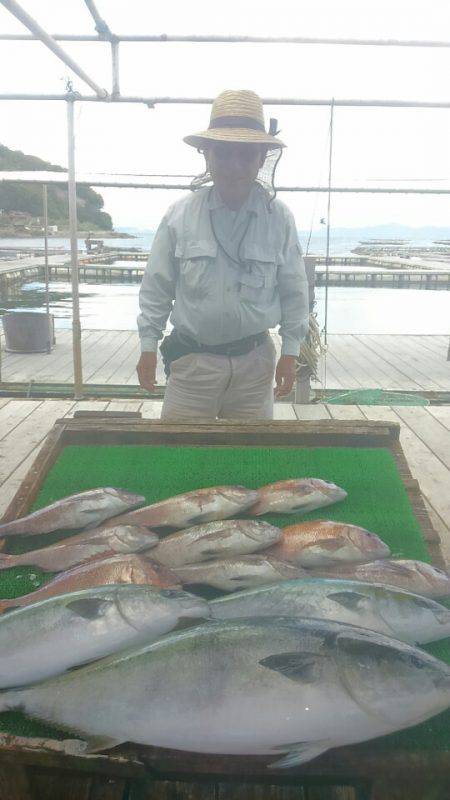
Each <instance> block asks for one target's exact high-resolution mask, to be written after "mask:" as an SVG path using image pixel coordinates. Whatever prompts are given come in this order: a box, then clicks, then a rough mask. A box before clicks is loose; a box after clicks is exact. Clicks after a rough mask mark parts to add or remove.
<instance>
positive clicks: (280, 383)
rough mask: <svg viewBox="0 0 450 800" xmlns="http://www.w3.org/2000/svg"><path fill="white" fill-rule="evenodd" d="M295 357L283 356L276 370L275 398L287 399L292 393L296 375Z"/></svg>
mask: <svg viewBox="0 0 450 800" xmlns="http://www.w3.org/2000/svg"><path fill="white" fill-rule="evenodd" d="M296 368H297V364H296V358H295V356H281V357H280V359H279V361H278V364H277V368H276V370H275V381H276V384H277V385H276V389H275V397H285V396H286V395H287V394H289V392H290V391H291V389H292V387H293V385H294V381H295V375H296Z"/></svg>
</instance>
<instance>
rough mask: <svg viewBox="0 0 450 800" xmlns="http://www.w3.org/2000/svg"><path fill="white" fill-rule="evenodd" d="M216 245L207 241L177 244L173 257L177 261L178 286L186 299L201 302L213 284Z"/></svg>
mask: <svg viewBox="0 0 450 800" xmlns="http://www.w3.org/2000/svg"><path fill="white" fill-rule="evenodd" d="M216 256H217V244H216V243H215V242H209V241H207V240H205V241H203V240H200V241H196V242H194V241H193V242H179V243H178V244H177V246H176V248H175V257H176V258H178V259H179V265H180V266H179V285H180V290H181V292H182V294H183V295H184V297H185V298H186V299H190V300H191V301H192V300H202V299H203V298H205V297H207V296H208V294H209V289H210V288H212V286H213V283H214V260H215V258H216Z"/></svg>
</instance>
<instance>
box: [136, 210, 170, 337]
mask: <svg viewBox="0 0 450 800" xmlns="http://www.w3.org/2000/svg"><path fill="white" fill-rule="evenodd" d="M174 251H175V248H174V242H173V235H172V234H171V231H170V229H169V226H168V223H167V215H166V217H164V219H163V220H162V221H161V224H160V226H159V228H158V230H157V232H156V234H155V238H154V240H153V244H152V249H151V253H150V257H149V260H148V262H147V267H146V269H145V273H144V277H143V279H142V284H141V288H140V291H139V307H140V310H141V313H140V314H139V316H138V318H137V323H138V330H139V337H140V340H141V351H142V352H156V350H157V349H158V341H159V340H160V339H162V336H163V331H164V329H165V327H166V323H167V320H168V318H169V314H170V312H171V310H172V305H173V301H174V298H175V287H176V280H177V266H176V259H175V256H174Z"/></svg>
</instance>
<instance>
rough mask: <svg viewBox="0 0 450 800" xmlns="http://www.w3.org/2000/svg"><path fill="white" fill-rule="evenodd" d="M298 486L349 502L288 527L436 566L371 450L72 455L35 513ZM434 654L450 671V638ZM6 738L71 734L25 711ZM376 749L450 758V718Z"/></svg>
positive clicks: (21, 577)
mask: <svg viewBox="0 0 450 800" xmlns="http://www.w3.org/2000/svg"><path fill="white" fill-rule="evenodd" d="M292 477H320V478H323V479H324V480H329V481H332V482H334V483H337V484H338V485H339V486H342V487H343V488H344V489H346V491H347V492H348V497H347V499H346V500H345V501H344V502H342V503H338V504H336V505H333V506H329V507H327V508H325V509H319V510H317V511H315V512H311V513H309V514H304V515H292V516H291V515H289V517H287V516H285V515H284V516H282V515H279V516H277V515H267V516H265V517H264V519H267V520H268V521H269V522H273V523H274V524H279V525H282V526H283V525H286V524H293V523H294V522H296V521H298V522H301V521H304V520H307V519H320V518H327V519H334V520H338V521H343V522H350V523H354V524H356V525H362V526H363V527H365V528H368V529H369V530H372V531H373V532H375V533H377V534H378V535H379V536H380V537H381V538H382V539H383V540H384V541H385V542H386V543H387V544H388V545H389V547H390V548H391V551H392V554H393V555H394V556H397V557H400V558H418V559H421V560H423V561H429V560H430V559H429V556H428V553H427V550H426V547H425V544H424V542H423V540H422V537H421V532H420V528H419V525H418V523H417V521H416V519H415V517H414V515H413V513H412V510H411V506H410V503H409V499H408V496H407V494H406V491H405V489H404V487H403V483H402V481H401V479H400V477H399V474H398V471H397V467H396V464H395V461H394V459H393V457H392V455H391V453H390V452H389V451H388V450H384V449H370V448H347V447H333V448H325V447H321V448H304V449H303V448H297V449H296V448H287V447H280V448H263V447H261V448H260V447H175V446H173V447H172V446H165V447H147V446H124V445H120V446H111V447H75V446H71V447H66V448H65V449H64V450H63V452H62V454H61V455H60V457H59V458H58V460H57V461H56V463H55V464H54V466H53V467H52V469H51V470H50V472H49V473H48V476H47V479H46V481H45V484H44V485H43V487H42V489H41V492H40V494H39V497H38V499H37V501H36V503H35V504H34V507H33V510H35V509H37V508H41V507H43V506H45V505H47V504H48V503H51V502H54V501H55V500H58V499H59V498H61V497H64V496H66V495H68V494H72V493H74V492H79V491H84V490H86V489H92V488H94V487H96V486H108V485H109V486H118V487H121V488H124V489H128V490H130V491H133V492H138V493H140V494H143V495H144V496H145V498H146V500H147V502H148V503H152V502H156V501H158V500H162V499H164V498H166V497H170V496H172V495H174V494H179V493H181V492H186V491H189V490H191V489H196V488H199V487H203V486H215V485H218V484H243V485H245V486H248V487H250V488H253V487H255V488H256V487H259V486H261V485H264V484H265V483H271V482H272V481H276V480H282V479H285V478H292ZM61 538H63V537H62V534H61V533H60V534H58V533H55V534H52V535H50V536H41V537H30V538H28V540H27V539H25V538H23V539H21V541H20V542H16V543H15V552H19V551H23V550H27V549H36V548H37V547H40V546H44V545H45V544H46V543H47V544H48V543H50V542H51V541H55V540H57V539H61ZM50 577H51V576H50V575H49V573H42V572H40V571H39V570H36V569H32V568H24V567H21V568H16V569H11V570H5V571H3V572H1V573H0V597H17V596H19V595H21V594H24V593H26V592H29V591H33V589H35V588H37V587H38V586H40V585H41V584H42V583H44V582H45V581H46V580H48V579H49V578H50ZM425 649H426V650H427V651H428V652H430V653H432V654H433V655H435V656H437V657H438V658H442V659H444V660H446V661H448V662H450V639H446V640H445V641H442V642H438V643H435V644H433V645H429V646H427V647H426V648H425ZM0 730H8V731H9V732H11V733H16V734H20V735H28V736H43V735H49V734H51V735H54V736H55V737H57V738H64V736H67V733H66V734H62V733H61V732H57V731H55V729H53V728H49V727H47V726H45V725H42V724H41V723H38V722H36V721H31V720H27V719H26V718H24V717H23V716H22V715H21V714H19V713H18V712H8V713H4V714H1V715H0ZM372 747H373V749H374V750H375V749H377V750H382V749H386V748H389V749H390V750H391V749H393V748H397V747H398V748H402V749H409V750H449V749H450V712H445V713H443V714H440V715H439V716H438V717H434V718H433V719H432V720H430V721H429V722H426V723H423V724H422V725H419V726H416V727H415V728H411V729H409V730H408V731H403V732H401V733H397V734H392V735H391V736H388V737H383V738H382V739H378V740H376V741H374V742H373V743H372Z"/></svg>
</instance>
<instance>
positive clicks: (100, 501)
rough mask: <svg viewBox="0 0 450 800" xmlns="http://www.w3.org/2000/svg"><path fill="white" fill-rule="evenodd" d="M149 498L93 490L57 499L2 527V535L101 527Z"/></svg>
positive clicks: (128, 493)
mask: <svg viewBox="0 0 450 800" xmlns="http://www.w3.org/2000/svg"><path fill="white" fill-rule="evenodd" d="M144 500H145V497H142V496H141V495H139V494H132V493H131V492H127V491H126V490H125V489H113V488H111V487H109V486H108V487H106V488H100V489H90V490H89V491H87V492H80V493H79V494H72V495H70V496H69V497H64V498H63V499H62V500H57V501H56V503H52V504H51V505H50V506H46V507H45V508H40V509H39V511H34V512H33V513H32V514H28V515H27V516H26V517H21V518H20V519H15V520H12V522H5V523H4V524H3V525H0V537H2V536H22V535H23V536H31V535H32V534H40V533H51V531H59V530H61V531H62V530H76V529H77V528H86V527H87V526H88V525H90V526H91V527H93V526H94V525H99V524H100V523H101V522H103V521H104V520H105V519H108V517H112V516H115V515H117V514H121V513H123V512H124V511H127V510H128V509H130V508H136V506H139V505H140V504H141V503H143V502H144Z"/></svg>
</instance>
